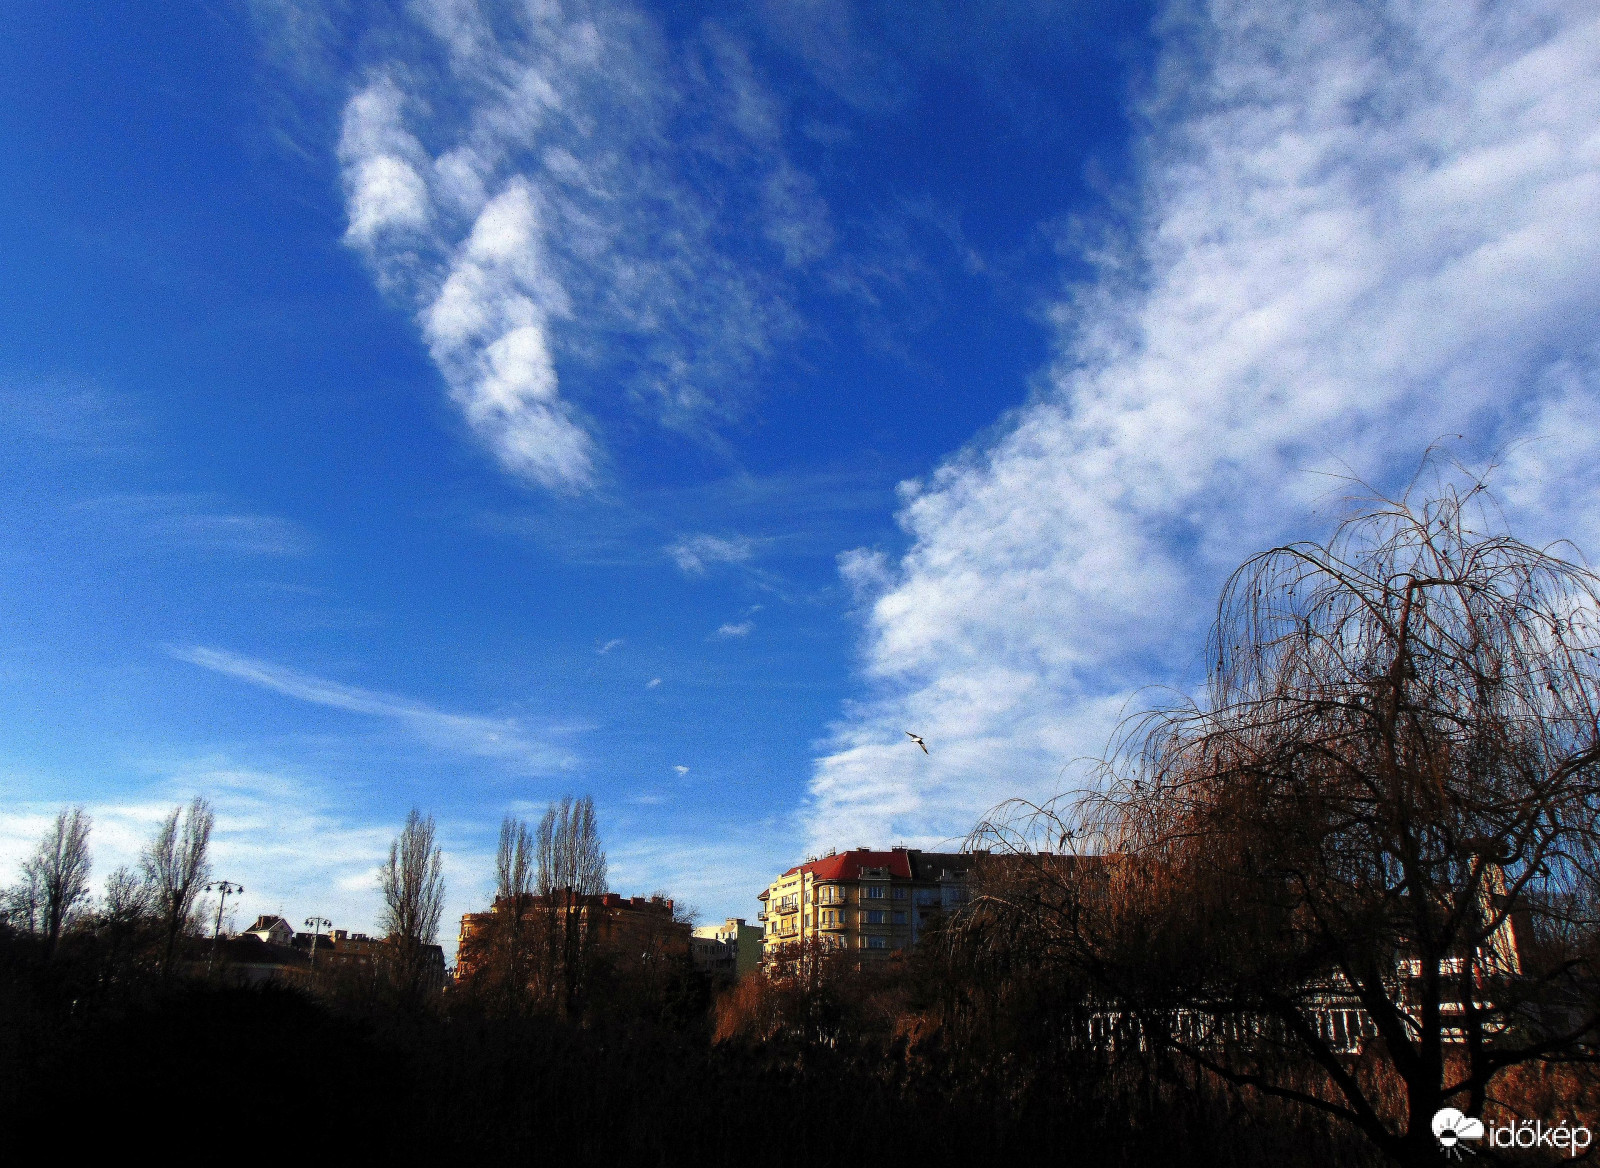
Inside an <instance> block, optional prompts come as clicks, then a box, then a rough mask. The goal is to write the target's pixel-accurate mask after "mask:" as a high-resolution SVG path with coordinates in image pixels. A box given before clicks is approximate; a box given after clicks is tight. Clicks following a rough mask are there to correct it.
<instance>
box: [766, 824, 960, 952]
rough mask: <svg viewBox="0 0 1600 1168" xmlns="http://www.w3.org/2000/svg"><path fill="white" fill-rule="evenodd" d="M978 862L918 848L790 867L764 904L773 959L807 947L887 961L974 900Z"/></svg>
mask: <svg viewBox="0 0 1600 1168" xmlns="http://www.w3.org/2000/svg"><path fill="white" fill-rule="evenodd" d="M976 859H977V857H975V856H972V855H969V854H966V853H960V852H924V851H920V850H919V849H916V848H891V849H889V850H888V851H886V852H884V851H873V850H872V849H870V848H856V849H854V850H852V851H848V852H833V853H829V854H828V855H826V856H822V857H820V858H818V859H813V860H807V861H806V862H805V863H804V864H800V865H798V866H796V867H793V868H790V869H789V870H788V871H787V872H785V873H784V874H783V875H782V876H779V877H778V878H777V879H776V880H774V881H773V882H772V883H771V884H770V885H768V886H767V889H766V891H765V892H763V893H761V895H760V896H759V897H758V898H757V899H759V900H760V901H761V902H762V912H761V914H760V916H759V918H758V919H759V920H761V921H762V922H764V923H765V926H766V933H765V946H766V951H767V953H769V954H771V953H773V952H775V951H776V950H778V949H779V948H781V947H783V946H787V945H798V944H800V943H802V942H805V941H815V942H817V943H818V944H821V945H826V946H829V947H833V948H845V949H853V950H860V951H861V952H862V953H863V954H864V955H868V956H887V955H888V954H890V953H892V952H894V951H895V950H899V949H906V948H909V947H910V946H912V945H915V944H916V943H917V941H918V940H919V939H920V938H921V936H922V935H923V933H924V932H926V931H927V929H928V928H930V927H931V926H932V925H933V924H934V922H935V921H936V920H938V918H939V917H940V916H942V915H943V914H944V913H947V912H949V911H950V909H952V908H954V907H955V906H956V905H958V904H961V903H963V902H964V901H965V900H966V898H967V881H968V877H969V876H970V874H971V871H972V865H973V863H974V862H975V860H976Z"/></svg>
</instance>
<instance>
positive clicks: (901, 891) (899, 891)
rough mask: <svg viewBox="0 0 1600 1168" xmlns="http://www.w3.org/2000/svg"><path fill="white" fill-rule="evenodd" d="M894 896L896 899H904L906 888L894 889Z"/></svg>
mask: <svg viewBox="0 0 1600 1168" xmlns="http://www.w3.org/2000/svg"><path fill="white" fill-rule="evenodd" d="M894 898H895V899H896V900H904V899H905V898H906V890H905V889H904V888H896V889H895V890H894Z"/></svg>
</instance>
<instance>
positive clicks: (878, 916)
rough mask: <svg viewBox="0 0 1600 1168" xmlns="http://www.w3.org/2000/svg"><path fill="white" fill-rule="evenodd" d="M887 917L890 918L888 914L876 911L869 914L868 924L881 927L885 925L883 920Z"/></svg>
mask: <svg viewBox="0 0 1600 1168" xmlns="http://www.w3.org/2000/svg"><path fill="white" fill-rule="evenodd" d="M886 916H888V914H887V913H885V912H882V911H879V910H877V909H874V910H873V911H872V912H869V913H868V914H867V924H869V925H881V924H883V918H884V917H886Z"/></svg>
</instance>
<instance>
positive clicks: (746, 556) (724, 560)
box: [667, 535, 756, 576]
mask: <svg viewBox="0 0 1600 1168" xmlns="http://www.w3.org/2000/svg"><path fill="white" fill-rule="evenodd" d="M755 550H756V543H755V540H753V539H747V538H745V537H744V536H742V535H735V536H720V535H689V536H684V537H683V538H682V539H680V540H678V541H677V542H676V543H673V544H672V545H671V546H669V547H668V548H667V554H668V555H669V556H671V557H672V562H673V563H675V564H677V565H678V570H679V571H681V572H683V573H684V574H685V575H687V576H704V575H705V574H706V573H707V572H708V571H710V570H711V569H712V568H713V567H716V566H717V565H719V564H743V563H747V562H748V561H749V560H750V558H751V557H752V556H754V555H755Z"/></svg>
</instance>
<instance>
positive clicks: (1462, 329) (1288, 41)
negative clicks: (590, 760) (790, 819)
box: [808, 0, 1600, 845]
mask: <svg viewBox="0 0 1600 1168" xmlns="http://www.w3.org/2000/svg"><path fill="white" fill-rule="evenodd" d="M1157 75H1158V76H1161V77H1164V78H1169V79H1171V78H1176V79H1177V80H1176V81H1171V82H1169V83H1168V87H1167V88H1166V89H1164V90H1163V91H1162V92H1160V93H1158V94H1155V95H1153V98H1154V100H1152V101H1151V102H1150V103H1149V108H1151V109H1153V110H1156V111H1158V113H1157V114H1156V115H1154V116H1156V117H1157V118H1158V120H1157V121H1156V122H1155V123H1153V124H1151V125H1150V126H1149V127H1148V129H1147V136H1148V142H1147V143H1146V150H1145V163H1144V171H1143V177H1142V180H1141V182H1142V206H1141V209H1140V213H1139V216H1138V218H1137V221H1136V223H1135V224H1134V226H1133V227H1132V229H1131V231H1132V234H1131V242H1130V243H1129V244H1128V246H1126V247H1125V248H1122V249H1117V250H1113V251H1111V252H1109V253H1107V255H1103V256H1102V257H1101V263H1100V274H1099V278H1098V280H1097V281H1096V282H1095V283H1094V284H1093V285H1092V286H1089V287H1085V288H1081V289H1077V290H1075V291H1074V292H1073V293H1072V294H1071V295H1070V296H1068V297H1067V298H1066V299H1064V300H1063V301H1062V302H1061V303H1060V304H1059V305H1058V306H1057V307H1056V310H1055V321H1056V324H1057V326H1058V328H1059V331H1060V336H1061V350H1060V354H1061V355H1060V358H1059V360H1058V361H1057V363H1056V365H1055V368H1054V370H1053V372H1052V376H1051V379H1050V385H1049V387H1048V389H1047V390H1046V391H1045V392H1043V393H1042V394H1041V395H1040V396H1039V397H1037V398H1036V399H1035V400H1034V401H1032V402H1031V403H1030V404H1029V405H1027V406H1026V407H1024V408H1022V409H1020V410H1018V411H1017V412H1015V413H1014V414H1013V415H1011V416H1010V417H1008V418H1007V419H1005V420H1004V423H1003V425H1002V426H1001V427H999V429H998V432H997V433H996V434H995V435H993V436H991V437H987V438H985V439H982V440H980V441H978V442H975V443H974V444H973V445H972V446H971V447H969V448H968V449H966V450H964V451H962V452H961V453H960V454H958V455H957V456H956V457H954V458H952V459H951V460H950V461H949V462H948V463H947V464H946V465H944V466H943V467H941V468H939V469H938V471H937V472H936V473H935V474H933V475H932V476H931V477H930V478H929V480H928V481H927V482H926V483H925V484H910V485H908V486H907V488H906V489H905V495H904V504H903V507H902V510H901V512H900V516H899V519H900V523H901V525H902V526H903V528H904V529H905V531H906V532H907V534H908V535H909V536H910V539H911V546H910V550H909V551H908V552H907V553H906V554H905V555H904V556H903V557H901V558H900V560H899V562H898V563H891V562H889V561H888V560H887V559H885V558H883V557H880V556H877V555H876V554H874V553H868V552H858V553H853V554H851V555H849V556H846V557H845V558H843V559H842V561H841V569H842V570H843V572H844V574H845V577H846V579H847V580H848V581H849V582H850V583H851V584H852V585H853V586H855V587H856V588H858V589H859V590H861V592H862V593H863V597H864V599H865V600H866V601H867V602H869V603H870V608H869V611H868V612H867V614H866V630H865V645H864V653H865V660H864V666H865V672H866V674H867V677H868V679H869V686H870V689H869V691H868V692H867V694H865V695H864V696H863V698H862V700H860V701H859V702H857V703H855V704H853V705H852V706H851V707H850V708H849V709H848V710H847V711H846V716H845V718H844V719H843V721H842V722H841V723H840V725H839V726H838V727H837V728H836V737H835V740H834V741H833V743H832V745H831V748H830V750H829V753H828V755H827V757H825V758H823V759H821V760H819V762H818V765H817V769H816V772H815V775H814V778H813V782H812V789H811V799H810V804H809V812H808V814H809V831H810V834H811V837H812V839H813V840H814V841H815V842H816V843H817V844H821V845H825V844H829V843H834V844H836V843H838V842H839V841H840V840H846V839H855V838H858V837H860V838H865V837H866V836H872V837H875V838H878V839H880V840H882V839H908V840H921V841H924V842H931V841H933V840H937V839H941V838H947V837H950V836H959V835H961V834H962V833H964V832H965V831H966V830H967V829H968V828H969V827H970V826H971V825H972V823H973V821H974V819H975V818H976V817H977V816H978V815H979V814H981V812H982V811H983V810H985V809H986V808H987V807H989V806H991V805H992V804H994V803H995V802H997V801H998V800H1000V799H1002V798H1004V797H1007V796H1010V795H1015V794H1039V793H1041V792H1048V791H1053V790H1054V789H1056V786H1057V784H1058V783H1060V782H1062V781H1063V779H1062V773H1063V767H1064V766H1065V764H1067V763H1068V762H1069V761H1070V760H1071V759H1073V758H1074V757H1077V756H1080V755H1084V754H1097V753H1098V752H1100V751H1101V750H1102V749H1103V747H1104V745H1105V741H1106V736H1107V734H1108V733H1109V731H1110V729H1111V727H1112V726H1113V725H1114V724H1115V722H1116V720H1117V718H1118V716H1119V714H1120V713H1121V712H1122V711H1123V710H1124V709H1125V704H1126V703H1127V702H1128V701H1129V700H1130V696H1131V695H1134V694H1135V693H1136V692H1137V691H1138V688H1139V687H1140V686H1143V685H1145V684H1148V683H1151V682H1165V681H1176V682H1178V683H1180V684H1182V683H1187V682H1189V681H1191V680H1192V679H1193V678H1194V677H1195V676H1196V674H1197V672H1198V671H1199V669H1200V662H1199V660H1198V654H1199V645H1200V636H1201V633H1202V632H1203V629H1204V625H1205V624H1206V622H1207V621H1208V619H1209V614H1210V611H1211V607H1212V605H1213V604H1214V602H1215V596H1216V592H1217V588H1218V585H1219V583H1220V580H1221V578H1222V577H1223V575H1224V574H1225V573H1226V572H1227V571H1228V570H1229V569H1230V568H1231V567H1233V566H1234V565H1236V564H1237V563H1238V562H1239V561H1240V560H1241V559H1242V558H1243V557H1244V556H1245V555H1247V554H1249V553H1250V552H1252V551H1255V550H1258V549H1261V548H1264V547H1267V546H1271V545H1272V544H1273V543H1275V542H1278V541H1280V540H1282V539H1285V538H1289V537H1295V536H1300V535H1304V534H1314V533H1315V531H1316V530H1317V525H1318V524H1319V523H1321V522H1323V521H1324V519H1325V516H1324V517H1319V516H1318V515H1317V510H1318V508H1319V506H1325V505H1326V503H1327V502H1328V497H1329V495H1330V486H1331V482H1330V480H1329V479H1328V478H1326V477H1324V476H1323V475H1320V474H1318V473H1315V472H1319V471H1325V470H1330V469H1332V470H1338V469H1340V468H1342V467H1349V468H1350V469H1352V470H1354V471H1355V472H1357V473H1359V474H1360V475H1362V476H1363V477H1365V478H1367V479H1368V480H1369V481H1375V482H1378V483H1380V484H1382V483H1393V482H1395V481H1396V476H1397V475H1400V476H1403V475H1405V474H1408V473H1409V472H1410V471H1411V470H1412V469H1414V467H1415V465H1416V461H1417V459H1418V458H1419V457H1420V455H1421V452H1422V450H1423V449H1424V447H1425V446H1426V445H1427V444H1428V443H1429V442H1430V441H1432V440H1433V439H1435V438H1436V437H1439V436H1440V435H1444V434H1462V435H1465V436H1466V438H1465V440H1464V442H1463V443H1462V444H1461V452H1462V453H1464V454H1466V455H1467V456H1469V457H1477V456H1481V455H1483V454H1485V453H1487V452H1489V451H1492V450H1493V449H1496V448H1498V447H1500V446H1501V445H1503V444H1504V443H1506V442H1508V441H1511V440H1514V439H1517V438H1519V437H1521V436H1525V435H1534V434H1539V433H1544V434H1547V435H1554V436H1555V437H1554V439H1553V440H1549V439H1547V440H1544V441H1539V442H1529V443H1528V444H1526V445H1521V446H1516V447H1514V449H1513V454H1512V456H1511V459H1510V465H1509V466H1508V468H1507V475H1506V477H1505V479H1504V485H1505V489H1506V491H1507V494H1508V496H1509V498H1510V501H1511V502H1512V504H1513V515H1514V518H1516V519H1518V520H1519V521H1520V522H1522V523H1525V524H1528V525H1531V526H1532V527H1535V528H1545V527H1549V526H1550V525H1551V524H1552V522H1554V521H1557V520H1559V521H1561V522H1570V523H1574V524H1577V525H1579V526H1580V527H1581V528H1582V531H1592V530H1593V520H1592V519H1589V518H1586V516H1592V515H1593V514H1595V511H1594V505H1595V503H1596V501H1597V500H1600V473H1597V471H1596V470H1595V469H1594V468H1595V466H1596V463H1595V460H1594V459H1593V457H1592V452H1593V447H1594V445H1595V444H1596V443H1595V439H1593V438H1592V437H1591V436H1592V435H1595V434H1596V433H1600V404H1597V393H1596V391H1597V388H1600V385H1597V378H1596V372H1595V370H1596V365H1595V353H1594V349H1593V344H1594V337H1595V332H1594V321H1595V319H1596V312H1597V309H1600V232H1596V231H1595V230H1594V227H1595V224H1596V223H1597V222H1600V19H1597V16H1596V13H1595V11H1594V9H1593V7H1592V6H1591V5H1587V4H1582V3H1561V2H1554V3H1543V4H1538V5H1532V6H1516V5H1484V6H1478V5H1473V6H1469V5H1461V4H1455V3H1450V2H1446V0H1438V2H1424V3H1420V4H1414V5H1408V6H1400V5H1395V6H1393V7H1392V8H1389V9H1385V10H1376V9H1373V8H1371V7H1362V6H1350V5H1343V4H1307V5H1278V4H1269V3H1265V2H1264V0H1263V2H1259V3H1238V4H1231V5H1219V6H1217V7H1216V8H1215V9H1214V11H1213V15H1212V18H1211V21H1210V23H1209V25H1207V26H1206V27H1204V28H1201V29H1199V30H1197V31H1195V32H1194V33H1193V35H1192V39H1191V40H1189V41H1187V42H1185V43H1181V44H1180V43H1174V44H1173V45H1172V46H1171V47H1170V49H1169V52H1168V59H1167V61H1166V67H1164V68H1163V69H1161V70H1159V71H1158V74H1157ZM1108 257H1109V258H1108ZM1569 471H1571V472H1573V473H1574V474H1575V477H1574V478H1573V479H1571V480H1566V479H1562V478H1561V477H1560V476H1562V475H1564V474H1566V473H1568V472H1569ZM1556 482H1560V483H1561V486H1560V488H1559V489H1557V488H1555V483H1556ZM1557 496H1564V497H1560V498H1557ZM1581 533H1582V532H1580V534H1581ZM1138 700H1139V701H1144V700H1146V699H1145V698H1144V697H1140V698H1139V699H1138ZM906 726H915V727H917V729H918V732H919V733H921V734H923V735H924V736H926V737H927V738H928V740H929V741H930V742H937V743H938V744H939V749H938V750H937V751H936V753H935V755H934V756H933V757H931V758H930V757H925V756H923V755H922V754H921V752H920V751H914V750H908V749H906V748H905V747H904V745H903V743H904V739H903V735H902V734H901V731H902V729H903V728H904V727H906Z"/></svg>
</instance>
